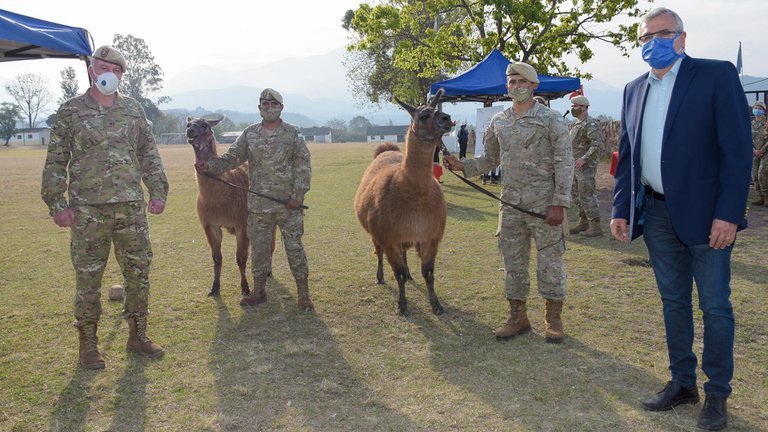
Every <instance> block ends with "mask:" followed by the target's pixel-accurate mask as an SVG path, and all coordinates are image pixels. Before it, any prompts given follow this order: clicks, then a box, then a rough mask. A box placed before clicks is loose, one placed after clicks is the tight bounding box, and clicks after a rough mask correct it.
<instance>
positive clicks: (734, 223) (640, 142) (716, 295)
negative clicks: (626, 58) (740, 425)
mask: <svg viewBox="0 0 768 432" xmlns="http://www.w3.org/2000/svg"><path fill="white" fill-rule="evenodd" d="M638 36H639V38H638V39H639V41H640V42H641V44H642V54H643V59H644V60H645V61H646V62H647V63H648V64H649V65H650V66H651V71H650V72H649V73H646V74H644V75H642V76H640V77H638V78H637V79H635V80H634V81H632V82H630V83H629V84H627V86H626V87H625V89H624V102H623V108H622V116H621V138H620V143H619V160H618V165H617V168H616V176H615V189H614V202H613V219H612V220H611V233H612V234H613V236H614V237H615V238H616V239H618V240H619V241H621V242H625V243H628V242H629V241H630V240H634V239H635V238H637V237H639V236H640V235H643V236H644V240H645V243H646V246H647V248H648V254H649V256H650V260H651V264H652V265H653V270H654V274H655V276H656V284H657V286H658V289H659V293H660V294H661V299H662V303H663V308H664V324H665V328H666V336H667V349H668V351H669V369H670V372H671V375H672V380H671V381H669V382H668V383H667V386H666V387H665V388H664V389H663V390H662V391H660V392H659V393H657V394H656V395H654V396H653V397H651V398H649V399H648V400H645V401H644V402H643V407H644V408H645V409H647V410H651V411H664V410H669V409H671V408H672V407H674V406H676V405H679V404H683V403H697V402H698V401H699V393H698V388H697V386H696V363H697V358H696V355H695V354H694V353H693V349H692V345H693V337H694V335H693V311H692V300H691V297H692V289H693V281H694V280H695V281H696V288H697V290H698V295H699V308H700V309H701V310H702V312H703V318H704V351H703V354H702V364H701V366H702V369H703V370H704V373H705V374H706V375H707V377H708V378H709V380H708V381H707V382H706V383H705V384H704V392H705V393H706V400H705V403H704V407H703V409H702V411H701V414H700V416H699V421H698V426H699V427H700V428H703V429H707V430H719V429H722V428H724V427H725V426H726V424H727V409H726V399H727V398H728V396H729V395H730V393H731V386H730V381H731V378H732V377H733V340H734V318H733V309H732V307H731V303H730V299H729V297H730V260H731V251H732V250H733V244H734V241H735V239H736V232H737V231H738V230H740V229H743V228H746V226H747V221H746V208H747V207H746V203H747V195H748V193H749V176H750V164H751V155H752V151H751V149H752V147H751V129H750V122H749V113H748V103H747V100H746V97H745V96H744V93H743V90H742V87H741V84H740V82H739V77H738V74H737V72H736V68H735V67H734V66H733V65H732V64H731V63H729V62H724V61H718V60H703V59H694V58H690V57H688V56H686V55H685V52H684V48H685V38H686V33H685V32H684V31H683V23H682V20H681V19H680V17H679V16H678V15H677V14H676V13H675V12H673V11H671V10H669V9H666V8H657V9H654V10H652V11H651V12H649V13H648V14H646V15H645V16H644V17H643V18H642V19H641V23H640V27H639V29H638Z"/></svg>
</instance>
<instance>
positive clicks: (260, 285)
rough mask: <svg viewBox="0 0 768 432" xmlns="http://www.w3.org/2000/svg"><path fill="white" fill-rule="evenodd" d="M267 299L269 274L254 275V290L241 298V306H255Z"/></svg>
mask: <svg viewBox="0 0 768 432" xmlns="http://www.w3.org/2000/svg"><path fill="white" fill-rule="evenodd" d="M265 301H267V275H261V276H254V277H253V290H252V291H251V292H250V294H248V295H247V296H245V297H243V298H242V300H240V306H254V305H257V304H259V303H264V302H265Z"/></svg>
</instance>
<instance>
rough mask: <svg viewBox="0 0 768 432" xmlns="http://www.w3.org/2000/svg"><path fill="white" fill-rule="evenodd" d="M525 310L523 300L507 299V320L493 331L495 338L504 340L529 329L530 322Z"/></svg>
mask: <svg viewBox="0 0 768 432" xmlns="http://www.w3.org/2000/svg"><path fill="white" fill-rule="evenodd" d="M525 311H526V307H525V300H509V320H507V323H506V324H504V325H503V326H501V327H499V328H497V329H496V331H495V332H494V333H495V334H496V340H506V339H509V338H512V337H514V336H517V335H519V334H523V333H528V332H529V331H531V323H530V322H529V321H528V315H527V314H526V313H525Z"/></svg>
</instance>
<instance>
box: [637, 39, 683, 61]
mask: <svg viewBox="0 0 768 432" xmlns="http://www.w3.org/2000/svg"><path fill="white" fill-rule="evenodd" d="M679 37H680V35H677V36H675V37H674V38H673V39H668V38H661V37H657V38H653V39H652V40H650V41H648V42H646V43H645V44H643V47H642V53H643V60H645V62H646V63H648V65H649V66H651V67H652V68H654V69H664V68H666V67H668V66H670V65H672V63H674V62H675V60H677V59H679V58H681V57H683V56H684V55H685V54H683V53H680V54H678V53H677V51H675V47H674V45H675V41H676V40H677V38H679Z"/></svg>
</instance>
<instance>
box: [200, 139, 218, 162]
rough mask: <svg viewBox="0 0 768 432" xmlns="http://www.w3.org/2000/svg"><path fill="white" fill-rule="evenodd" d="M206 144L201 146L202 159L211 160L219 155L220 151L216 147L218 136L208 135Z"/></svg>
mask: <svg viewBox="0 0 768 432" xmlns="http://www.w3.org/2000/svg"><path fill="white" fill-rule="evenodd" d="M205 140H206V144H205V145H203V146H201V149H200V155H199V157H200V159H201V160H204V161H209V160H211V159H212V158H215V157H218V156H219V153H218V150H217V149H216V137H214V136H213V134H211V135H210V136H208V137H206V139H205Z"/></svg>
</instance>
